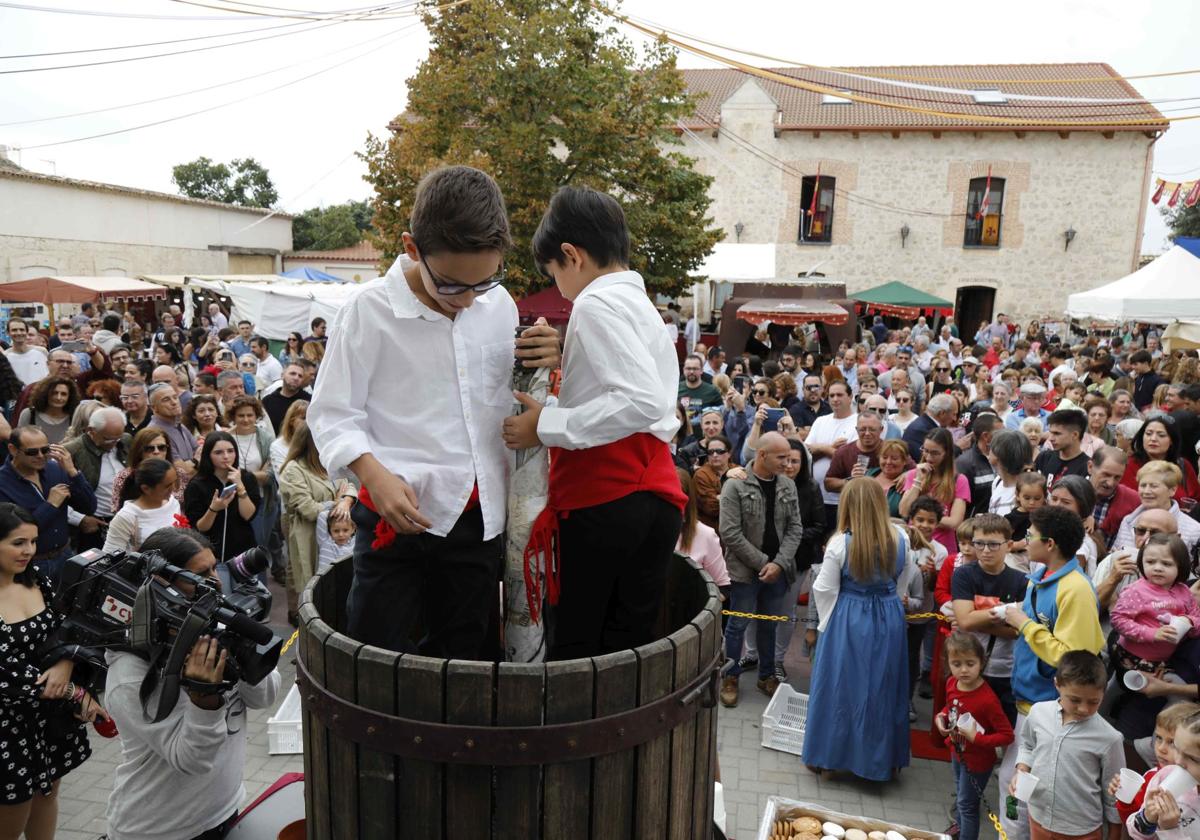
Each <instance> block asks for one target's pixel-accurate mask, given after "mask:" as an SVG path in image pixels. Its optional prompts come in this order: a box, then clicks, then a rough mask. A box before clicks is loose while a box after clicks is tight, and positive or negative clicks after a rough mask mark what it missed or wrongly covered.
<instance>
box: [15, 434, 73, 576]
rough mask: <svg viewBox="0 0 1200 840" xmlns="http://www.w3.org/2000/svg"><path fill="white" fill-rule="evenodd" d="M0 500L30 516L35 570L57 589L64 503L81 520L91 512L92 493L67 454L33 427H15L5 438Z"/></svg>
mask: <svg viewBox="0 0 1200 840" xmlns="http://www.w3.org/2000/svg"><path fill="white" fill-rule="evenodd" d="M0 501H6V502H12V503H13V504H15V505H19V506H20V507H23V508H25V510H27V511H29V512H30V513H32V514H33V518H34V519H35V520H36V521H37V526H38V546H37V547H38V549H39V551H38V553H37V554H36V555H35V556H34V558H33V564H34V566H35V567H36V568H37V570H38V571H39V572H40V573H41V574H43V575H45V576H46V577H48V578H49V579H50V580H51V581H52V582H53V583H54V584H56V585H57V583H58V579H59V575H61V573H62V567H63V564H64V563H66V562H67V558H68V557H70V556H71V553H72V551H71V544H70V532H69V531H68V528H67V505H66V503H67V502H68V501H69V502H70V506H71V507H72V508H74V509H75V510H76V511H77V512H79V513H80V514H82V515H84V516H90V515H91V514H93V513H95V512H96V495H95V493H94V492H93V491H92V488H91V485H89V484H88V482H87V478H85V477H84V475H83V473H81V472H80V471H79V470H78V469H77V468H76V467H75V461H74V459H73V458H71V453H69V452H67V450H66V449H64V448H63V447H62V446H59V445H57V444H51V443H50V442H49V441H47V440H46V435H45V434H44V433H43V432H42V430H41V429H39V428H37V427H36V426H18V427H17V428H15V429H13V432H12V435H10V436H9V439H8V463H6V464H5V465H4V466H3V467H0Z"/></svg>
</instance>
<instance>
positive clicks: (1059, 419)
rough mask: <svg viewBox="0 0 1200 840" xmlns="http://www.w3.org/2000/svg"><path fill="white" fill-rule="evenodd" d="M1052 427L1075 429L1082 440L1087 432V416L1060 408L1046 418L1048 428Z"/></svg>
mask: <svg viewBox="0 0 1200 840" xmlns="http://www.w3.org/2000/svg"><path fill="white" fill-rule="evenodd" d="M1076 384H1078V383H1076ZM1068 387H1069V386H1068ZM1063 390H1064V391H1065V390H1066V389H1065V388H1064V389H1063ZM1050 426H1059V427H1066V428H1068V429H1074V430H1075V431H1077V432H1079V437H1080V438H1081V439H1082V438H1083V435H1084V433H1085V432H1086V431H1087V415H1086V414H1084V413H1083V412H1082V411H1077V410H1075V409H1073V408H1060V409H1058V410H1057V411H1052V412H1051V413H1050V416H1049V417H1047V418H1046V427H1047V428H1049V427H1050Z"/></svg>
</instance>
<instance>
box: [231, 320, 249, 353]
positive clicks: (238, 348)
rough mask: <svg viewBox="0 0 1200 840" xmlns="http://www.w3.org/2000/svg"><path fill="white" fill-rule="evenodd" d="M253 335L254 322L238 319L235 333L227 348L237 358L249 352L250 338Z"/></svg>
mask: <svg viewBox="0 0 1200 840" xmlns="http://www.w3.org/2000/svg"><path fill="white" fill-rule="evenodd" d="M253 336H254V324H252V323H250V322H249V321H246V320H244V319H243V320H241V321H238V323H237V335H235V336H234V337H233V339H232V340H231V341H230V342H229V349H230V350H232V351H233V355H235V356H237V357H238V358H239V359H240V358H242V356H245V355H247V354H249V353H250V352H251V350H250V340H251V339H252V338H253Z"/></svg>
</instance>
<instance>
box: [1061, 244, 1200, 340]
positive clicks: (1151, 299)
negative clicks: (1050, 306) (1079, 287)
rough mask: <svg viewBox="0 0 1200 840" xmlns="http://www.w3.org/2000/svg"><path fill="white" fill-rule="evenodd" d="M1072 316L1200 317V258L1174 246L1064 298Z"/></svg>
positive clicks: (1165, 320)
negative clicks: (1126, 271)
mask: <svg viewBox="0 0 1200 840" xmlns="http://www.w3.org/2000/svg"><path fill="white" fill-rule="evenodd" d="M1067 312H1068V313H1069V314H1070V315H1071V317H1072V318H1093V319H1095V320H1098V321H1110V322H1120V321H1142V322H1145V323H1152V324H1168V323H1171V322H1172V321H1175V320H1178V319H1181V318H1183V319H1186V318H1200V258H1197V257H1195V256H1193V255H1192V254H1190V253H1188V252H1187V251H1186V250H1184V249H1183V248H1181V247H1179V246H1178V245H1176V246H1175V247H1173V248H1171V250H1169V251H1167V252H1166V253H1165V254H1163V255H1162V256H1161V257H1158V258H1157V259H1156V260H1154V261H1153V262H1151V263H1149V264H1148V265H1146V266H1144V267H1143V268H1140V269H1138V270H1137V271H1135V272H1133V274H1129V275H1127V276H1125V277H1122V278H1121V279H1120V280H1116V281H1114V282H1112V283H1109V284H1107V285H1105V286H1101V287H1100V288H1098V289H1092V290H1090V291H1087V292H1079V293H1077V294H1073V295H1071V296H1070V297H1069V298H1067Z"/></svg>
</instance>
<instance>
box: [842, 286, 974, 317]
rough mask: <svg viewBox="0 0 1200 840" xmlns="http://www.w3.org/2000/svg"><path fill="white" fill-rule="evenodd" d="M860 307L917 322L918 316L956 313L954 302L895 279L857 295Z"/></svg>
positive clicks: (866, 311)
mask: <svg viewBox="0 0 1200 840" xmlns="http://www.w3.org/2000/svg"><path fill="white" fill-rule="evenodd" d="M854 300H855V302H857V303H858V310H859V312H861V313H862V314H864V315H884V316H887V317H894V318H903V319H904V320H906V321H915V320H916V319H917V317H918V316H920V315H926V316H933V315H942V316H945V315H953V314H954V304H953V303H951V302H950V301H948V300H944V299H942V298H940V297H937V296H935V295H931V294H929V293H927V292H922V291H921V290H920V289H914V288H913V287H912V286H909V285H908V284H907V283H901V282H900V281H898V280H893V281H892V282H890V283H884V284H883V285H882V286H875V287H874V288H871V289H867V290H866V291H865V292H858V293H856V294H855V295H854Z"/></svg>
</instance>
